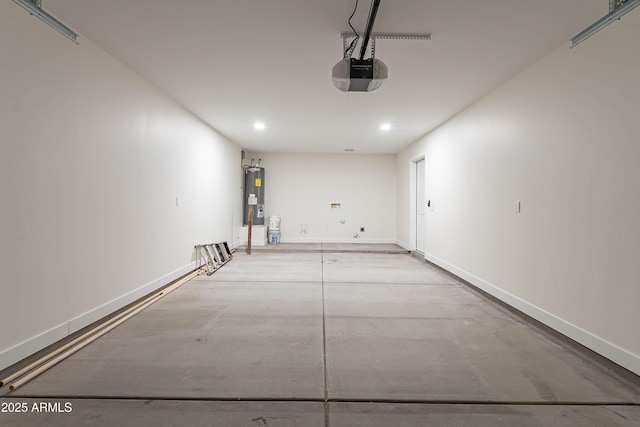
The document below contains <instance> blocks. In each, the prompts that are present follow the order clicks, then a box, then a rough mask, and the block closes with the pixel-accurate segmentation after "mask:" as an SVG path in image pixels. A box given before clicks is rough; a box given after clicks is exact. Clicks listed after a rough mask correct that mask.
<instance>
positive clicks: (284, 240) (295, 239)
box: [280, 237, 396, 243]
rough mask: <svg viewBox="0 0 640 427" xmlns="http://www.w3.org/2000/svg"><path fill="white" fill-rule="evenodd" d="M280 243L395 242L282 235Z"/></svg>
mask: <svg viewBox="0 0 640 427" xmlns="http://www.w3.org/2000/svg"><path fill="white" fill-rule="evenodd" d="M280 242H281V243H396V240H395V239H366V238H362V237H360V238H357V239H354V238H353V237H351V238H340V237H335V238H318V237H308V238H304V237H302V238H300V237H283V238H281V239H280Z"/></svg>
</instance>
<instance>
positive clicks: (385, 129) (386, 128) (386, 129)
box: [380, 123, 391, 132]
mask: <svg viewBox="0 0 640 427" xmlns="http://www.w3.org/2000/svg"><path fill="white" fill-rule="evenodd" d="M380 130H381V131H382V132H389V131H390V130H391V124H390V123H383V124H381V125H380Z"/></svg>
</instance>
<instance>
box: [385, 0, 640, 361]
mask: <svg viewBox="0 0 640 427" xmlns="http://www.w3.org/2000/svg"><path fill="white" fill-rule="evenodd" d="M639 70H640V10H638V11H634V12H633V13H631V14H629V15H627V16H626V17H625V18H624V19H623V20H622V21H620V22H616V23H614V24H613V25H611V26H609V27H608V28H607V29H605V30H603V31H601V32H600V33H598V34H597V35H596V36H594V37H592V38H590V39H589V40H587V41H586V42H584V43H583V44H581V45H579V46H578V47H576V48H574V49H571V50H570V49H569V47H568V44H567V45H564V46H562V47H561V48H559V49H557V50H556V51H554V52H552V53H551V54H549V55H547V56H546V57H545V58H543V59H542V60H540V61H539V62H537V63H535V64H533V65H532V66H530V67H529V68H528V69H526V70H525V71H524V72H523V73H521V74H520V75H518V76H516V77H515V78H514V79H512V80H511V81H509V82H508V83H507V84H505V85H503V86H501V87H500V88H498V89H497V90H496V91H494V92H493V93H492V94H490V95H489V96H487V97H486V98H484V99H482V100H481V101H479V102H477V103H476V104H475V105H473V106H472V107H470V108H468V109H467V110H466V111H464V112H463V113H461V114H460V115H459V116H457V117H455V118H453V119H452V120H450V121H449V122H447V123H445V124H444V125H443V126H441V127H440V128H439V129H437V130H435V131H434V132H432V133H431V134H429V135H427V136H426V137H424V138H423V139H421V140H419V141H417V142H416V143H414V144H412V145H411V146H409V147H408V148H406V149H405V150H403V151H402V152H401V153H400V154H399V155H398V157H397V168H398V204H397V205H398V218H399V221H398V228H397V232H398V237H399V240H400V241H402V242H403V244H405V245H407V246H410V242H411V233H412V231H411V230H410V224H409V223H408V221H406V220H405V219H406V218H409V217H410V209H409V207H410V205H411V195H410V190H409V188H410V179H411V168H410V164H411V160H412V159H415V158H417V157H420V156H422V155H425V156H426V168H427V176H426V186H427V199H431V200H432V201H433V202H434V211H433V212H428V214H427V255H426V258H427V259H429V260H431V261H434V262H436V263H437V264H440V265H442V266H444V267H446V268H448V269H450V270H451V271H453V272H454V273H456V274H458V275H460V276H462V277H463V278H465V279H467V280H469V281H471V282H472V283H474V284H476V285H478V286H480V287H481V288H483V289H485V290H487V291H489V292H491V293H492V294H494V295H496V296H498V297H499V298H502V299H503V300H505V301H507V302H509V303H510V304H512V305H514V306H516V307H517V308H519V309H521V310H523V311H525V312H526V313H528V314H530V315H532V316H533V317H536V318H538V319H539V320H542V321H543V322H545V323H547V324H548V325H550V326H552V327H554V328H556V329H558V330H560V331H561V332H563V333H565V334H566V335H568V336H570V337H572V338H574V339H576V340H578V341H579V342H581V343H583V344H586V345H587V346H588V347H590V348H592V349H594V350H595V351H597V352H599V353H601V354H603V355H604V356H606V357H608V358H610V359H612V360H614V361H615V362H617V363H619V364H621V365H623V366H625V367H626V368H628V369H630V370H632V371H634V372H635V373H638V374H640V333H638V325H640V309H639V302H640V285H639V281H638V277H639V276H638V270H637V265H638V261H639V260H640V244H639V242H640V222H639V220H638V218H639V215H638V212H639V211H640V192H639V190H638V189H639V188H640V187H639V185H640V167H638V161H639V160H640V144H639V142H638V141H639V139H638V135H640V120H638V111H639V110H638V106H639V105H640V104H639V103H640V84H638V71H639ZM516 200H520V201H521V202H522V212H521V213H520V214H515V213H514V211H513V203H514V201H516Z"/></svg>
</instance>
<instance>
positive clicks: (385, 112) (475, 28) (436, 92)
mask: <svg viewBox="0 0 640 427" xmlns="http://www.w3.org/2000/svg"><path fill="white" fill-rule="evenodd" d="M354 4H355V0H210V1H206V0H135V1H132V0H108V1H105V0H44V2H43V8H44V9H45V10H47V11H49V12H50V13H52V14H53V15H54V16H56V17H57V18H59V19H60V20H61V21H63V22H65V23H67V24H68V25H69V26H70V27H71V28H73V29H74V30H76V31H78V32H79V33H80V35H81V37H80V38H79V40H80V43H82V38H83V37H86V38H88V39H90V40H92V41H93V42H95V43H97V44H98V45H100V46H101V47H102V48H104V49H105V50H107V51H108V52H110V53H111V54H112V55H113V56H115V57H116V58H118V59H119V60H120V61H122V62H123V63H125V64H127V65H128V66H129V67H130V68H132V69H133V70H135V71H137V72H138V73H140V74H141V75H142V76H144V77H145V78H146V79H147V80H149V81H150V82H152V83H153V84H154V85H156V86H157V87H159V88H160V89H162V90H163V91H164V92H166V93H167V94H169V95H170V96H171V97H172V98H174V99H175V100H176V101H178V102H179V103H180V104H182V105H184V106H185V107H186V108H187V109H189V110H190V111H191V112H193V113H194V114H195V115H197V116H198V117H200V118H201V119H202V120H203V121H205V122H206V123H208V124H209V125H211V126H212V127H213V128H215V129H217V130H218V131H219V132H221V133H222V134H224V135H226V136H228V137H229V138H231V139H232V140H234V141H235V142H237V143H238V144H239V145H240V146H242V147H243V148H245V149H248V150H251V151H265V152H266V151H278V152H344V149H345V148H353V149H355V151H356V152H357V153H395V152H397V151H399V150H400V149H402V148H403V147H404V146H406V145H407V144H409V143H411V142H413V141H415V140H416V139H418V138H419V137H421V136H422V135H424V134H426V133H428V132H429V131H430V130H432V129H434V128H435V127H437V126H438V125H440V124H441V123H443V122H445V121H446V120H447V119H449V118H450V117H452V116H453V115H455V114H456V113H458V112H459V111H461V110H462V109H464V108H465V107H466V106H468V105H470V104H471V103H473V102H474V101H475V100H477V99H478V98H480V97H482V96H483V95H485V94H487V93H488V92H489V91H491V90H492V89H493V88H495V87H497V86H498V85H500V84H501V83H503V82H504V81H506V80H507V79H509V78H510V77H512V76H513V75H514V74H516V73H517V72H519V71H520V70H522V69H523V68H525V67H526V66H527V65H529V64H530V63H532V62H533V61H535V60H537V59H539V58H540V57H542V56H543V55H544V54H546V53H548V52H550V51H551V50H553V49H555V48H557V47H559V46H562V45H565V46H566V47H567V49H568V48H569V43H568V41H569V39H570V38H571V37H572V36H574V35H576V34H577V33H578V32H580V31H581V30H582V29H584V28H585V27H587V26H589V25H590V24H592V23H593V22H595V21H596V20H597V19H599V18H601V17H602V16H604V15H606V14H607V13H608V1H607V0H485V1H479V0H449V1H443V0H438V1H436V0H382V2H381V5H380V10H379V12H378V17H377V20H376V23H375V26H374V31H376V32H396V33H405V32H411V33H431V34H432V40H430V41H412V40H378V41H377V43H376V57H378V58H380V59H381V60H383V61H384V62H385V63H386V64H387V66H388V67H389V79H388V80H387V81H386V82H385V83H384V84H383V85H382V87H381V88H380V89H378V90H377V91H375V92H370V93H346V94H345V93H343V92H340V91H338V90H337V89H336V88H335V87H334V86H333V84H332V83H331V78H330V76H331V68H332V67H333V65H334V64H335V63H336V62H338V61H339V60H340V59H341V58H342V39H341V38H340V37H339V34H340V32H342V31H346V30H348V29H349V27H348V25H347V18H348V17H349V15H350V14H351V12H352V10H353V7H354ZM370 4H371V1H370V0H360V4H359V7H358V10H357V13H356V16H355V17H354V19H353V21H352V22H353V24H354V26H355V27H356V29H357V30H358V31H359V32H363V31H364V27H365V24H366V20H367V15H368V13H369V7H370ZM578 48H579V47H578ZM578 48H577V49H578ZM357 52H359V49H358V50H357ZM257 120H262V121H264V122H265V123H266V126H267V128H266V130H264V131H262V132H258V131H256V130H254V128H253V123H254V122H255V121H257ZM384 121H386V122H389V123H391V124H392V126H393V129H392V130H391V131H390V132H386V133H383V132H380V131H379V129H378V127H379V125H380V123H382V122H384Z"/></svg>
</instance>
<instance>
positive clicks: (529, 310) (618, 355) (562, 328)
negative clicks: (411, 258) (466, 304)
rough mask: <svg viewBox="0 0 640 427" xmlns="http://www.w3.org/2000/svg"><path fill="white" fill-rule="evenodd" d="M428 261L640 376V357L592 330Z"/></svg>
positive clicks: (446, 265) (440, 262) (450, 267)
mask: <svg viewBox="0 0 640 427" xmlns="http://www.w3.org/2000/svg"><path fill="white" fill-rule="evenodd" d="M424 258H425V259H426V260H427V261H429V262H432V263H434V264H436V265H438V266H440V267H442V268H444V269H445V270H447V271H449V272H450V273H453V274H455V275H456V276H458V277H460V278H461V279H463V280H466V281H467V282H469V283H471V284H472V285H473V286H476V287H478V288H479V289H481V290H483V291H484V292H487V293H488V294H490V295H492V296H494V297H495V298H498V299H499V300H500V301H502V302H504V303H506V304H508V305H510V306H511V307H513V308H515V309H517V310H520V311H521V312H523V313H524V314H526V315H528V316H531V317H532V318H534V319H535V320H537V321H539V322H541V323H543V324H544V325H546V326H548V327H550V328H552V329H554V330H555V331H557V332H559V333H561V334H562V335H565V336H566V337H568V338H570V339H572V340H574V341H576V342H578V343H580V344H582V345H583V346H585V347H587V348H589V349H590V350H593V351H594V352H596V353H598V354H600V355H601V356H604V357H605V358H607V359H609V360H611V361H612V362H614V363H616V364H618V365H620V366H622V367H623V368H625V369H628V370H629V371H631V372H633V373H635V374H636V375H640V356H638V355H637V354H633V353H631V352H629V351H627V350H625V349H623V348H621V347H618V346H617V345H615V344H613V343H610V342H608V341H607V340H604V339H602V338H600V337H598V336H596V335H594V334H592V333H590V332H589V331H586V330H584V329H582V328H580V327H578V326H576V325H574V324H572V323H570V322H567V321H566V320H563V319H561V318H559V317H557V316H555V315H553V314H552V313H549V312H548V311H545V310H543V309H541V308H540V307H537V306H535V305H533V304H530V303H528V302H527V301H525V300H523V299H520V298H518V297H517V296H515V295H512V294H510V293H508V292H506V291H504V290H502V289H500V288H498V287H497V286H495V285H492V284H491V283H489V282H486V281H484V280H482V279H480V278H479V277H476V276H474V275H473V274H471V273H469V272H467V271H465V270H462V269H460V268H458V267H456V266H455V265H452V264H449V263H448V262H446V261H444V260H442V259H440V258H438V257H435V256H433V255H430V254H425V256H424Z"/></svg>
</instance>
